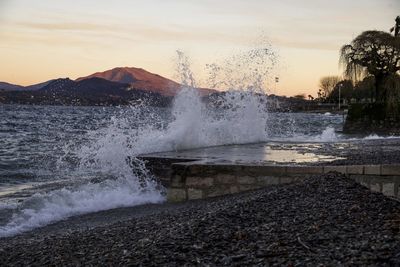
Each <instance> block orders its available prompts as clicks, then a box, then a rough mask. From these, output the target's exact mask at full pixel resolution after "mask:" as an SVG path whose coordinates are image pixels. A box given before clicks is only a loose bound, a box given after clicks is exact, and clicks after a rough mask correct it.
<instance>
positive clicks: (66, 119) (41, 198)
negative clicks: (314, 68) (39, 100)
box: [0, 92, 346, 236]
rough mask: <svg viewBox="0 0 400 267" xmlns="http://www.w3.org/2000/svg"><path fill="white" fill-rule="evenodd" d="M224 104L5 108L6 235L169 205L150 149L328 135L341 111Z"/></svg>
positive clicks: (1, 134) (0, 197) (190, 96)
mask: <svg viewBox="0 0 400 267" xmlns="http://www.w3.org/2000/svg"><path fill="white" fill-rule="evenodd" d="M224 101H225V104H226V105H223V106H220V107H219V108H218V109H215V108H214V109H210V108H208V107H207V106H205V105H204V104H203V103H202V102H201V101H200V100H199V98H198V97H197V96H196V95H195V93H193V92H186V93H182V94H180V95H179V96H178V97H176V99H175V102H174V105H173V107H171V108H169V109H160V108H149V107H145V106H139V107H65V106H62V107H61V106H21V105H0V236H9V235H14V234H16V233H19V232H22V231H27V230H30V229H33V228H35V227H40V226H43V225H46V224H49V223H51V222H54V221H57V220H61V219H64V218H67V217H69V216H73V215H78V214H83V213H89V212H95V211H99V210H105V209H112V208H117V207H124V206H134V205H140V204H144V203H160V202H163V201H164V199H165V197H164V190H163V189H162V188H161V187H160V186H159V185H158V184H157V182H156V181H155V178H154V177H153V176H152V175H151V173H149V172H148V171H147V170H146V169H145V168H144V166H143V163H142V162H140V161H139V160H134V162H133V163H134V164H133V166H132V164H129V163H128V162H127V158H128V157H131V158H133V159H135V156H137V155H140V154H143V153H151V152H159V151H171V150H183V149H190V148H197V147H208V146H217V145H227V144H244V143H255V142H267V141H283V142H292V141H295V142H331V141H337V140H341V139H345V138H346V137H345V136H343V135H340V134H338V133H337V132H338V131H340V130H341V128H342V124H343V118H342V116H341V115H331V114H306V113H268V112H267V111H266V109H265V104H260V103H258V102H257V101H256V100H255V99H253V97H251V96H249V95H243V94H242V95H239V96H238V95H235V94H234V95H231V96H230V97H229V98H226V99H225V100H224Z"/></svg>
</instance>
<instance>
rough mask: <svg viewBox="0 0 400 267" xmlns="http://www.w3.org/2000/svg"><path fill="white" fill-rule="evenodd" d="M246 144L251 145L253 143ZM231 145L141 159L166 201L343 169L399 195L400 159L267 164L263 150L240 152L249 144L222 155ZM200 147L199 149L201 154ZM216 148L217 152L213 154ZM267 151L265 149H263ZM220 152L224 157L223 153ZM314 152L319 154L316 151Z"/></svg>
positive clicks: (352, 176) (360, 180)
mask: <svg viewBox="0 0 400 267" xmlns="http://www.w3.org/2000/svg"><path fill="white" fill-rule="evenodd" d="M250 146H254V144H253V145H250ZM259 146H262V145H259ZM229 150H232V148H231V147H221V148H213V150H210V151H212V152H213V153H212V155H210V153H205V152H204V151H207V149H202V150H197V151H195V150H194V151H192V152H190V151H189V152H188V151H186V152H184V153H181V154H179V153H173V152H170V153H161V154H157V155H147V156H144V157H143V158H144V159H145V160H146V161H147V163H148V166H149V167H150V169H151V170H152V171H153V173H154V174H155V175H156V176H157V177H159V178H160V180H161V181H162V183H163V184H164V186H166V187H167V199H168V201H170V202H180V201H186V200H193V199H203V198H209V197H216V196H222V195H227V194H233V193H238V192H243V191H248V190H253V189H258V188H262V187H266V186H269V185H276V184H287V183H292V182H295V181H299V180H304V179H306V178H309V177H311V176H317V175H320V174H325V173H329V172H338V173H341V174H345V175H346V176H347V177H348V178H350V179H353V180H355V181H356V182H358V183H360V184H362V185H364V186H366V187H368V188H369V189H371V190H373V191H378V192H381V193H383V194H385V195H387V196H391V197H399V198H400V195H399V186H400V164H399V163H392V164H354V165H331V164H326V165H325V164H322V165H312V164H309V165H305V164H302V165H297V164H271V162H268V161H262V160H259V159H260V158H262V153H261V152H260V153H259V154H252V155H251V156H249V155H246V154H245V153H240V151H242V152H243V151H246V152H249V151H248V150H249V146H242V147H240V148H238V147H236V148H235V150H236V152H238V155H239V160H238V157H235V160H231V159H228V158H227V157H226V154H224V153H222V152H221V151H229ZM200 151H203V152H202V153H200ZM218 151H220V152H221V153H220V154H218V153H215V152H218ZM254 151H255V150H253V152H254ZM260 151H261V150H260ZM265 151H266V150H264V153H266V152H265ZM296 153H297V152H296V151H294V152H293V154H294V155H297V154H296ZM222 154H224V156H221V155H222ZM227 154H229V153H227ZM242 154H243V155H242ZM305 154H307V153H305ZM199 155H201V156H199ZM240 155H242V156H240ZM190 156H192V157H190ZM231 156H232V155H231ZM316 156H317V157H318V155H316ZM246 157H247V158H246ZM288 157H289V156H288ZM325 158H326V156H325ZM243 159H244V160H243ZM331 159H332V161H334V160H335V157H334V156H332V157H331ZM308 160H311V161H312V160H313V158H311V159H310V158H308ZM342 161H343V158H340V162H342ZM312 162H314V161H312ZM303 163H304V162H303ZM322 163H323V161H322ZM333 163H334V162H333Z"/></svg>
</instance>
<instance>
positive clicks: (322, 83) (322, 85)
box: [318, 76, 340, 98]
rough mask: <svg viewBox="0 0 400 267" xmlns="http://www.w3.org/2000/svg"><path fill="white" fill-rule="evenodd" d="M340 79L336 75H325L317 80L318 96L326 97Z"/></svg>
mask: <svg viewBox="0 0 400 267" xmlns="http://www.w3.org/2000/svg"><path fill="white" fill-rule="evenodd" d="M339 81H340V78H339V77H338V76H325V77H322V78H321V79H320V80H319V92H318V96H319V97H321V98H327V97H329V95H330V94H331V93H332V90H333V89H334V88H335V86H336V84H337V83H338V82H339Z"/></svg>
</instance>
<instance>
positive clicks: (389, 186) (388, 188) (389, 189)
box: [382, 183, 395, 197]
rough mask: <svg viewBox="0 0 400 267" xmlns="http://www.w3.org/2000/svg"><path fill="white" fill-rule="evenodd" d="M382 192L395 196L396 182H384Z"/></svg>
mask: <svg viewBox="0 0 400 267" xmlns="http://www.w3.org/2000/svg"><path fill="white" fill-rule="evenodd" d="M382 194H384V195H386V196H391V197H394V196H395V193H394V183H383V184H382Z"/></svg>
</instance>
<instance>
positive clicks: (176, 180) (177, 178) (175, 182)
mask: <svg viewBox="0 0 400 267" xmlns="http://www.w3.org/2000/svg"><path fill="white" fill-rule="evenodd" d="M184 185H185V181H184V179H183V177H182V176H181V175H178V174H175V175H172V177H171V187H183V186H184Z"/></svg>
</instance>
